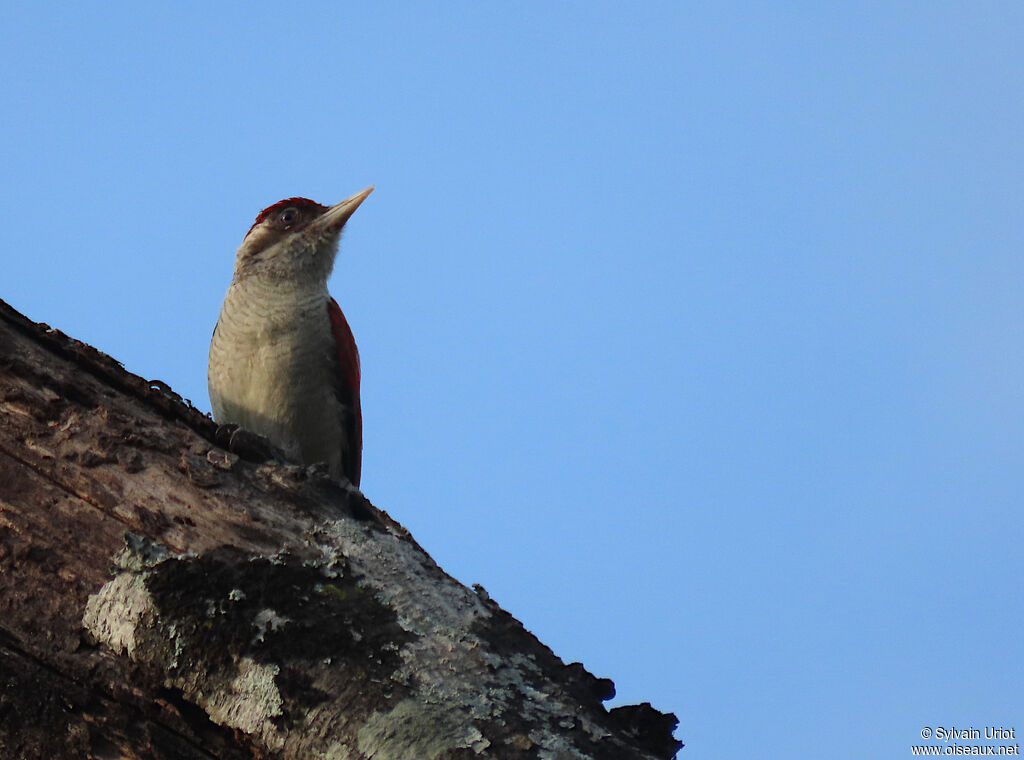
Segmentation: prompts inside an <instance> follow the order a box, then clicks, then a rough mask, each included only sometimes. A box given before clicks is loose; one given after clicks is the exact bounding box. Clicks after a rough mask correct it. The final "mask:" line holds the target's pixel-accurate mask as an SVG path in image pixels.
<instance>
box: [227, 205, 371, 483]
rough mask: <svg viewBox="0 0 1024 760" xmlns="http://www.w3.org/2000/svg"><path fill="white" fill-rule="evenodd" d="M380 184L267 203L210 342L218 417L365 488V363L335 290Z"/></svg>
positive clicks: (238, 258) (239, 259)
mask: <svg viewBox="0 0 1024 760" xmlns="http://www.w3.org/2000/svg"><path fill="white" fill-rule="evenodd" d="M373 189H374V188H373V185H371V186H370V187H367V188H366V189H364V190H361V191H360V192H358V193H355V194H354V195H352V196H350V197H348V198H346V199H345V200H343V201H341V203H337V204H335V205H333V206H324V205H321V204H319V203H317V202H316V201H312V200H310V199H308V198H286V199H285V200H282V201H278V202H277V203H275V204H273V205H272V206H268V207H267V208H265V209H263V210H262V211H261V212H260V213H259V214H258V215H257V216H256V221H255V222H254V223H253V225H252V227H250V228H249V231H248V232H247V233H246V235H245V238H244V239H243V240H242V244H241V245H240V246H239V247H238V251H237V253H236V254H235V267H234V274H233V276H232V279H231V284H230V285H229V286H228V290H227V294H226V295H225V296H224V303H223V304H222V306H221V309H220V314H219V316H218V317H217V324H216V326H215V327H214V330H213V338H212V339H211V341H210V356H209V365H208V371H207V381H208V385H209V391H210V404H211V406H212V407H213V419H214V421H215V422H217V423H218V424H219V425H225V424H235V425H238V426H239V427H242V428H245V429H247V430H250V431H252V432H253V433H257V434H259V435H262V436H265V437H266V438H267V439H268V440H269V441H270V442H271V443H272V444H274V445H275V446H278V447H279V448H281V449H282V450H283V451H284V453H285V455H286V456H287V457H288V458H289V459H291V460H294V461H296V462H298V463H301V464H304V465H312V464H315V463H318V462H323V463H325V464H326V466H327V471H328V473H329V475H330V477H331V478H333V479H334V480H336V481H339V482H340V481H342V480H343V479H347V480H348V481H349V482H350V483H351V484H352V485H353V486H355V487H357V488H358V487H359V481H360V475H361V469H362V452H363V420H362V410H361V406H360V400H359V383H360V364H359V350H358V349H357V347H356V342H355V338H354V337H353V335H352V329H351V328H350V327H349V324H348V320H346V319H345V315H344V313H343V312H342V310H341V307H340V306H339V305H338V302H337V301H336V300H334V298H332V297H331V294H330V293H329V292H328V290H327V278H328V277H329V276H330V274H331V272H332V270H333V269H334V260H335V258H336V257H337V253H338V244H339V241H340V238H341V232H342V228H343V227H344V226H345V223H346V222H347V221H348V220H349V217H351V216H352V214H353V213H354V212H355V210H356V209H357V208H359V205H360V204H361V203H362V202H363V201H364V200H366V197H367V196H368V195H369V194H370V193H371V192H372V191H373Z"/></svg>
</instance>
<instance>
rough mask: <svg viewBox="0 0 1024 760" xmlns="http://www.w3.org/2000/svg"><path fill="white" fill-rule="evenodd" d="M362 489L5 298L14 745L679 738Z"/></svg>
mask: <svg viewBox="0 0 1024 760" xmlns="http://www.w3.org/2000/svg"><path fill="white" fill-rule="evenodd" d="M613 690H614V689H613V686H612V684H611V682H610V681H608V680H605V679H599V678H595V677H594V676H592V675H591V674H590V673H588V672H587V671H586V670H585V669H584V668H583V666H582V665H580V664H579V663H574V664H572V665H568V666H567V665H565V664H564V663H563V662H562V661H561V660H559V659H558V658H557V657H556V656H555V655H554V654H553V653H552V652H551V651H550V650H549V649H548V648H547V647H545V646H544V645H543V644H541V643H540V642H539V641H538V640H537V639H536V638H534V636H533V635H532V634H530V633H529V632H527V631H526V630H525V629H524V628H523V627H522V625H521V624H520V623H519V622H518V621H517V620H515V619H514V618H512V617H511V616H510V615H509V614H508V613H506V612H505V611H504V610H502V609H501V608H500V607H499V606H498V605H497V604H495V603H494V602H493V601H491V600H490V599H489V598H488V597H487V595H486V593H485V592H484V591H483V589H481V588H479V587H477V590H476V591H474V590H472V589H469V588H466V587H465V586H463V585H461V584H460V583H458V582H457V581H455V580H454V579H453V578H451V577H450V576H448V575H446V574H445V573H444V571H443V570H441V568H439V567H438V566H437V564H435V563H434V561H433V560H431V558H430V557H429V556H428V555H427V554H426V553H425V552H424V551H423V550H422V549H421V548H420V546H419V545H418V544H417V543H416V542H415V541H414V540H413V539H412V537H411V536H410V535H409V533H408V532H407V531H406V530H405V529H404V528H403V527H402V526H401V525H399V524H398V523H396V522H395V521H394V520H392V519H391V518H390V517H388V516H387V514H385V513H384V512H382V511H380V510H378V509H376V508H375V507H374V506H373V505H371V504H370V503H369V502H368V501H367V500H366V498H365V497H364V496H363V495H362V493H360V492H359V491H358V490H356V489H354V488H351V487H342V486H339V485H338V484H336V483H335V482H333V481H331V480H330V479H328V478H327V477H326V476H325V474H324V473H323V471H322V469H320V468H318V467H311V468H304V467H297V466H294V465H290V464H287V463H284V462H281V461H279V458H278V456H277V455H276V453H275V452H274V451H273V450H272V449H270V448H269V446H267V445H266V443H265V442H263V441H262V439H257V438H255V437H254V436H251V435H248V434H246V433H245V431H235V432H234V434H233V435H232V434H231V431H230V430H228V429H225V428H220V429H218V428H217V426H216V425H215V424H214V423H213V421H212V420H210V419H209V417H207V416H206V415H204V414H201V413H200V412H199V411H198V410H196V409H195V408H194V407H192V406H191V405H190V404H188V403H187V402H183V401H182V400H181V399H180V398H179V397H178V396H177V395H175V394H174V393H173V392H171V390H170V389H169V388H167V386H166V385H164V384H162V383H159V382H146V381H145V380H143V379H142V378H140V377H138V376H136V375H132V374H130V373H128V372H126V371H125V370H124V369H123V368H122V367H121V366H120V365H119V364H118V363H117V362H115V361H114V360H113V359H111V358H110V357H108V356H106V355H105V354H102V353H100V352H98V351H96V350H95V349H93V348H91V347H89V346H86V345H84V344H82V343H79V342H77V341H75V340H72V339H70V338H68V337H67V336H65V335H63V334H62V333H60V332H57V331H54V330H51V329H49V328H48V327H47V326H46V325H37V324H35V323H33V322H30V321H29V320H27V319H26V318H25V317H23V316H22V315H20V314H19V313H17V312H16V311H14V310H13V309H11V308H10V307H9V306H8V305H7V304H5V303H3V302H2V301H0V758H4V759H5V760H6V759H8V758H10V759H12V760H15V759H18V758H36V757H39V758H46V759H47V760H53V759H55V758H76V759H77V758H102V759H104V760H106V759H108V758H109V759H113V758H190V759H191V758H203V759H204V760H209V758H332V759H334V760H344V759H350V760H356V759H357V758H371V757H372V758H375V759H376V760H383V759H385V758H386V759H389V760H392V759H393V760H398V759H402V760H405V759H408V760H433V759H435V758H475V757H480V758H559V759H560V758H574V759H578V758H616V760H619V759H622V758H627V759H629V758H637V759H638V760H639V759H640V758H671V757H673V756H674V755H675V753H676V751H677V749H678V747H679V746H681V745H679V743H678V742H677V741H676V740H675V739H674V738H673V737H672V730H673V728H674V727H675V725H676V720H675V717H674V716H672V715H665V714H662V713H659V712H657V711H655V710H654V709H653V708H651V706H650V705H648V704H644V705H639V706H634V707H622V708H616V709H613V710H610V711H609V710H606V709H605V708H604V706H603V705H602V701H603V700H606V699H608V698H609V697H611V696H612V694H613Z"/></svg>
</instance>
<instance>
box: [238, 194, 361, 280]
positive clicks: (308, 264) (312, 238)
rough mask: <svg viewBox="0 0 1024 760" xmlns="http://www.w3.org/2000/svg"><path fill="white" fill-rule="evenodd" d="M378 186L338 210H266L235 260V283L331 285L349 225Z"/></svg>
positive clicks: (300, 204)
mask: <svg viewBox="0 0 1024 760" xmlns="http://www.w3.org/2000/svg"><path fill="white" fill-rule="evenodd" d="M371 192H373V185H371V186H370V187H368V188H366V189H365V190H361V191H360V192H358V193H356V194H355V195H352V196H350V197H348V198H346V199H345V200H343V201H342V202H341V203H338V204H335V205H334V206H322V205H321V204H319V203H317V202H316V201H311V200H309V199H308V198H287V199H285V200H283V201H278V202H277V203H275V204H274V205H273V206H268V207H267V208H265V209H263V210H262V211H261V212H260V213H259V215H258V216H257V217H256V221H255V222H254V223H253V225H252V227H250V228H249V232H247V233H246V235H245V239H244V240H243V241H242V245H240V246H239V247H238V253H237V254H236V256H235V279H239V278H242V277H249V276H263V277H269V278H289V279H295V278H306V277H312V278H314V279H317V280H319V281H321V282H323V281H326V279H327V277H328V276H329V275H330V274H331V269H332V268H333V267H334V257H335V255H336V254H337V252H338V240H339V239H340V237H341V230H342V228H343V227H344V226H345V222H347V221H348V218H349V217H350V216H352V214H353V213H354V212H355V210H356V209H357V208H359V204H360V203H362V202H363V201H364V200H366V196H368V195H369V194H370V193H371Z"/></svg>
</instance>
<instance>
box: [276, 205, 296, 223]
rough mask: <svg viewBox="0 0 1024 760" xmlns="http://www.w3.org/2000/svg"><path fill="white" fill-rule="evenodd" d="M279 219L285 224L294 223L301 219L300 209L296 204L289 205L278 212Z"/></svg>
mask: <svg viewBox="0 0 1024 760" xmlns="http://www.w3.org/2000/svg"><path fill="white" fill-rule="evenodd" d="M277 220H278V221H279V222H280V223H281V224H283V225H286V226H287V225H292V224H295V222H297V221H299V210H298V209H297V208H295V207H294V206H289V207H288V208H286V209H285V210H284V211H282V212H281V213H280V214H278V217H277Z"/></svg>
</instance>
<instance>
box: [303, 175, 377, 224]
mask: <svg viewBox="0 0 1024 760" xmlns="http://www.w3.org/2000/svg"><path fill="white" fill-rule="evenodd" d="M372 192H373V185H370V186H369V187H368V188H366V189H365V190H360V191H359V192H358V193H356V194H355V195H350V196H349V197H348V198H346V199H345V200H343V201H342V202H341V203H336V204H335V205H333V206H331V207H330V208H329V209H327V211H326V212H325V213H324V215H323V216H321V217H320V218H319V219H318V220H317V224H319V225H322V226H323V227H326V228H327V229H329V230H332V231H335V232H337V231H338V230H340V229H341V228H342V227H344V226H345V222H347V221H348V218H349V217H350V216H352V214H354V213H355V211H356V209H357V208H359V204H360V203H362V202H363V201H365V200H366V196H368V195H369V194H370V193H372Z"/></svg>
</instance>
